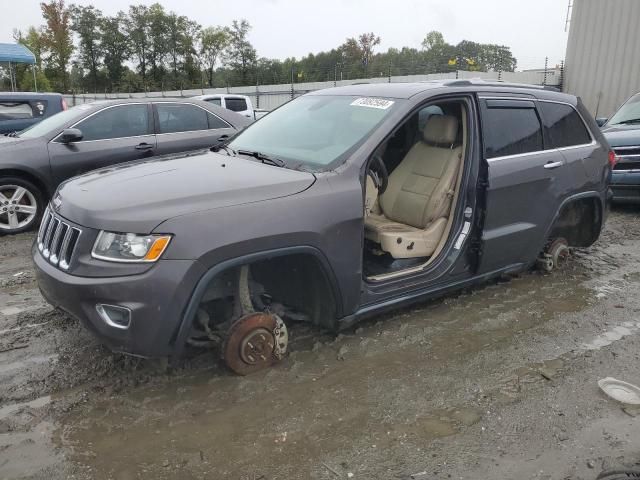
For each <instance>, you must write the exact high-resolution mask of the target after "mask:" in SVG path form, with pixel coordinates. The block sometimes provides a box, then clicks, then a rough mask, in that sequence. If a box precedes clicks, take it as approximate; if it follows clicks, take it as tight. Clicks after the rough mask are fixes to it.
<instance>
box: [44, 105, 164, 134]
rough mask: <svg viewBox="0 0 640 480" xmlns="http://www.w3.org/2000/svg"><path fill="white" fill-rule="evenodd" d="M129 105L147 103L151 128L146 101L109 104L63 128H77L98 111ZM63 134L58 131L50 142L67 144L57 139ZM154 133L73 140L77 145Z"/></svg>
mask: <svg viewBox="0 0 640 480" xmlns="http://www.w3.org/2000/svg"><path fill="white" fill-rule="evenodd" d="M129 105H146V106H147V130H149V104H148V103H145V102H130V103H118V104H116V105H107V106H106V107H104V108H101V109H100V110H96V111H95V112H93V113H90V114H89V115H87V116H86V117H84V118H81V119H80V120H78V121H77V122H75V123H74V124H72V125H69V126H68V127H65V128H63V131H64V130H66V129H68V128H76V126H77V125H79V124H80V123H82V122H84V121H85V120H87V119H89V118H91V117H93V116H94V115H97V114H98V113H101V112H104V111H105V110H109V109H111V108H117V107H126V106H129ZM61 135H62V132H60V133H58V134H57V135H56V136H55V137H53V138H52V139H51V140H49V143H58V144H60V145H66V144H65V143H64V142H59V141H57V140H58V138H59V137H60V136H61ZM153 135H154V133H153V132H150V133H146V134H144V135H129V136H126V137H113V138H98V139H96V140H78V141H77V142H73V144H74V145H77V144H78V143H91V142H108V141H109V140H122V139H126V138H146V137H151V136H153Z"/></svg>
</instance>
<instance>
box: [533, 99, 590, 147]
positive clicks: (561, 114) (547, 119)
mask: <svg viewBox="0 0 640 480" xmlns="http://www.w3.org/2000/svg"><path fill="white" fill-rule="evenodd" d="M539 105H540V110H541V111H542V118H543V123H544V133H545V135H546V138H547V140H548V141H549V142H550V144H551V145H550V146H551V147H553V148H561V147H571V146H574V145H584V144H587V143H591V136H590V135H589V131H588V130H587V127H585V125H584V122H583V121H582V118H580V115H578V112H576V111H575V109H573V107H571V106H569V105H564V104H562V103H549V102H540V103H539Z"/></svg>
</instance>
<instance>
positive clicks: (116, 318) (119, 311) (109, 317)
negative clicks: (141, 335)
mask: <svg viewBox="0 0 640 480" xmlns="http://www.w3.org/2000/svg"><path fill="white" fill-rule="evenodd" d="M96 311H97V312H98V315H100V318H102V320H103V321H104V323H106V324H107V325H109V326H110V327H113V328H119V329H121V330H126V329H127V328H129V325H131V310H129V309H128V308H126V307H118V306H115V305H103V304H101V303H99V304H97V305H96Z"/></svg>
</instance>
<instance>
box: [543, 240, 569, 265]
mask: <svg viewBox="0 0 640 480" xmlns="http://www.w3.org/2000/svg"><path fill="white" fill-rule="evenodd" d="M547 251H548V252H549V255H551V260H552V261H553V266H554V267H555V268H558V267H559V266H560V265H561V264H562V262H564V261H565V260H566V259H567V258H569V254H570V251H569V245H568V243H567V241H566V240H565V239H564V238H556V239H555V240H554V241H553V242H551V245H549V248H548V249H547Z"/></svg>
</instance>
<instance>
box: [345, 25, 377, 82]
mask: <svg viewBox="0 0 640 480" xmlns="http://www.w3.org/2000/svg"><path fill="white" fill-rule="evenodd" d="M377 45H380V37H379V36H377V35H376V34H375V33H373V32H370V33H362V34H360V35H359V36H358V38H357V39H356V38H347V40H346V41H345V42H344V43H343V44H342V46H341V47H340V50H341V51H342V53H343V56H344V60H345V62H346V63H348V64H349V65H352V68H353V70H352V72H351V76H352V77H353V76H358V75H360V74H362V75H365V76H366V75H367V73H368V71H369V64H370V63H371V59H372V57H373V50H374V48H375V47H376V46H377ZM359 65H361V66H362V67H360V66H359Z"/></svg>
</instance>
